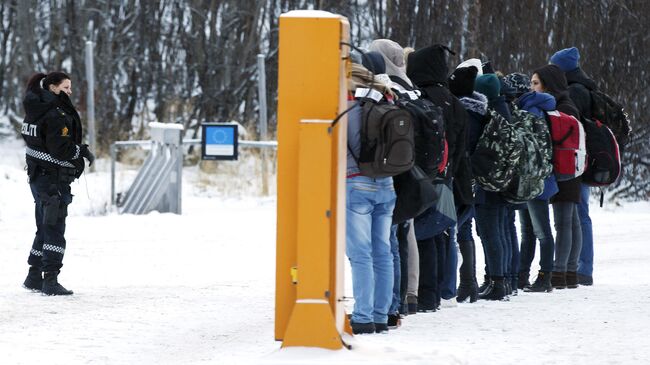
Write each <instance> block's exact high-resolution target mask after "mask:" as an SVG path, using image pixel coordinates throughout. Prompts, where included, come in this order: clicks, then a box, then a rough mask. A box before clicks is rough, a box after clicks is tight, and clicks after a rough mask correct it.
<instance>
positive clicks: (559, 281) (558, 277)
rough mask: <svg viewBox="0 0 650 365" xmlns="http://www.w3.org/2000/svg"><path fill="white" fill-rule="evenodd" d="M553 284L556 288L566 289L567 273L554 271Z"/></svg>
mask: <svg viewBox="0 0 650 365" xmlns="http://www.w3.org/2000/svg"><path fill="white" fill-rule="evenodd" d="M551 285H553V288H555V289H566V273H565V272H558V271H553V274H552V276H551Z"/></svg>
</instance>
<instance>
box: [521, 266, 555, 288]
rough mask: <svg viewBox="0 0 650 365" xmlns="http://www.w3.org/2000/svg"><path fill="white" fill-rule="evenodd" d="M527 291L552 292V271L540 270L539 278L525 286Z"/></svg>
mask: <svg viewBox="0 0 650 365" xmlns="http://www.w3.org/2000/svg"><path fill="white" fill-rule="evenodd" d="M524 291H525V292H527V293H550V292H552V291H553V285H551V273H550V272H548V271H540V272H539V273H537V279H535V282H534V283H533V284H532V285H529V286H527V287H525V288H524Z"/></svg>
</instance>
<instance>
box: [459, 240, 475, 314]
mask: <svg viewBox="0 0 650 365" xmlns="http://www.w3.org/2000/svg"><path fill="white" fill-rule="evenodd" d="M458 246H459V247H460V254H461V255H462V256H463V263H462V264H461V265H460V270H459V272H460V284H459V285H458V291H457V293H456V301H457V302H464V301H466V300H467V299H468V298H469V302H470V303H474V302H476V300H477V299H478V285H477V283H476V257H475V256H476V255H475V248H474V241H465V242H458Z"/></svg>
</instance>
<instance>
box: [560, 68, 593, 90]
mask: <svg viewBox="0 0 650 365" xmlns="http://www.w3.org/2000/svg"><path fill="white" fill-rule="evenodd" d="M565 76H566V81H567V82H568V83H569V85H571V84H582V85H584V86H585V87H586V88H587V89H589V90H596V82H594V80H592V79H591V78H590V77H589V76H587V74H586V73H585V72H584V71H582V69H581V68H580V67H578V68H576V69H574V70H571V71H569V72H567V73H566V74H565Z"/></svg>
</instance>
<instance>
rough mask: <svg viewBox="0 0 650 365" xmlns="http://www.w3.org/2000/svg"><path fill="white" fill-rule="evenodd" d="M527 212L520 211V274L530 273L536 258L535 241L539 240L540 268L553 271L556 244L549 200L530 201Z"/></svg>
mask: <svg viewBox="0 0 650 365" xmlns="http://www.w3.org/2000/svg"><path fill="white" fill-rule="evenodd" d="M527 205H528V209H527V210H520V211H519V222H520V224H521V255H520V256H519V272H530V266H531V264H532V263H533V259H534V258H535V241H536V240H539V256H540V257H539V266H540V270H541V271H546V272H550V271H553V254H554V249H555V243H554V241H553V230H552V229H551V216H550V213H549V207H548V200H537V199H533V200H530V201H529V202H528V203H527Z"/></svg>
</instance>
